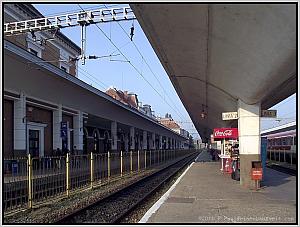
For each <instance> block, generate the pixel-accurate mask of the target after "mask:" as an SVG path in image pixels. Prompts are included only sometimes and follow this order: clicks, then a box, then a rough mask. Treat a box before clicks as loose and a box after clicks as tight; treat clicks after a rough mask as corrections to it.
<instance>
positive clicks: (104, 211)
mask: <svg viewBox="0 0 300 227" xmlns="http://www.w3.org/2000/svg"><path fill="white" fill-rule="evenodd" d="M198 154H199V153H198V152H195V153H193V154H191V155H189V156H187V157H185V158H183V159H181V160H179V161H177V162H175V163H174V164H171V165H170V166H168V167H165V168H164V169H162V170H159V171H158V172H156V173H154V174H152V175H150V176H147V177H145V178H143V179H141V180H139V181H137V182H134V183H133V184H131V185H129V186H127V187H125V188H123V189H120V190H119V191H117V192H115V193H113V194H111V195H108V196H107V197H105V198H103V199H101V200H99V201H97V202H96V203H93V204H90V205H89V206H87V207H85V208H83V209H80V210H77V211H75V212H74V213H71V214H69V215H66V216H65V217H63V218H61V219H60V220H57V221H56V223H57V224H61V223H65V224H76V223H119V222H120V220H122V219H123V218H124V217H126V215H128V214H129V213H130V212H131V211H133V210H134V209H135V208H136V207H137V206H138V205H139V204H141V203H142V202H143V201H144V200H145V199H146V198H147V197H149V196H150V195H152V194H153V193H154V192H155V191H156V190H157V189H158V188H159V187H160V186H161V185H162V184H164V182H166V181H168V180H169V179H170V178H171V177H172V176H174V175H175V174H176V173H177V172H178V171H180V170H181V169H182V168H184V166H186V165H187V164H188V163H190V162H191V161H192V160H194V159H195V157H196V156H197V155H198Z"/></svg>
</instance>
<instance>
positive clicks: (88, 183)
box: [3, 150, 196, 212]
mask: <svg viewBox="0 0 300 227" xmlns="http://www.w3.org/2000/svg"><path fill="white" fill-rule="evenodd" d="M195 151H196V150H149V151H137V152H133V151H130V152H108V153H102V154H94V153H92V152H91V153H90V154H88V155H69V154H67V155H66V156H56V157H40V158H36V157H34V158H32V157H31V156H30V155H28V156H27V157H23V158H18V159H5V160H4V174H3V175H4V188H3V198H4V199H3V202H4V211H5V212H10V211H14V210H18V209H26V208H29V209H30V208H32V207H33V206H35V205H39V204H41V203H44V202H46V201H49V200H52V199H54V198H59V197H68V196H70V195H71V194H72V193H75V192H76V191H77V190H80V189H89V188H90V189H92V188H93V187H96V186H98V185H101V184H102V183H103V182H106V183H107V182H109V180H110V179H112V178H119V177H123V176H125V175H130V174H133V173H139V172H141V171H144V170H148V169H153V168H159V167H160V166H162V165H165V164H167V163H169V162H172V161H174V160H175V159H177V158H179V157H181V156H185V155H188V154H190V153H192V152H195Z"/></svg>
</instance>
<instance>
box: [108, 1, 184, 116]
mask: <svg viewBox="0 0 300 227" xmlns="http://www.w3.org/2000/svg"><path fill="white" fill-rule="evenodd" d="M104 6H105V7H106V8H108V7H107V6H106V5H105V4H104ZM133 23H134V22H133ZM117 24H118V25H119V27H120V28H121V29H122V30H123V32H124V33H125V35H126V36H127V37H128V38H129V39H131V37H130V36H129V35H128V34H127V32H126V31H125V29H124V28H123V27H122V25H121V24H120V23H119V22H118V21H117ZM131 41H132V44H133V46H134V47H135V49H136V50H137V52H138V53H139V54H140V56H141V58H142V61H144V62H145V64H146V65H147V67H148V69H149V70H150V72H151V73H152V75H153V76H154V77H155V79H156V81H157V82H158V84H159V86H160V87H161V88H162V90H163V92H164V93H165V95H167V97H168V98H169V100H170V101H171V102H172V104H173V105H174V107H175V108H176V110H177V111H178V112H179V113H180V111H179V110H178V109H177V106H176V105H175V103H174V102H173V100H172V99H171V98H170V96H169V95H168V93H167V92H166V90H165V89H164V87H163V86H162V84H161V83H160V80H159V79H158V78H157V76H156V74H155V73H154V72H153V70H152V68H151V67H150V65H149V64H148V62H147V61H146V59H145V58H144V56H143V54H142V53H141V51H140V50H139V48H138V47H137V45H136V44H135V42H134V40H132V39H131ZM180 115H181V114H180ZM181 117H183V116H182V115H181ZM183 118H184V117H183Z"/></svg>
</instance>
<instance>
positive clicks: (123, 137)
mask: <svg viewBox="0 0 300 227" xmlns="http://www.w3.org/2000/svg"><path fill="white" fill-rule="evenodd" d="M120 150H121V151H123V152H125V136H124V134H123V133H122V134H121V135H120Z"/></svg>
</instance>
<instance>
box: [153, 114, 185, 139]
mask: <svg viewBox="0 0 300 227" xmlns="http://www.w3.org/2000/svg"><path fill="white" fill-rule="evenodd" d="M158 122H159V123H161V124H162V125H164V126H166V127H168V128H169V129H172V130H173V131H175V132H177V133H178V134H181V133H182V132H183V131H182V129H181V128H180V126H179V125H178V124H177V123H176V122H175V121H174V120H173V118H172V116H171V114H168V113H167V114H166V115H165V117H164V118H159V119H158ZM183 130H184V129H183Z"/></svg>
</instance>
